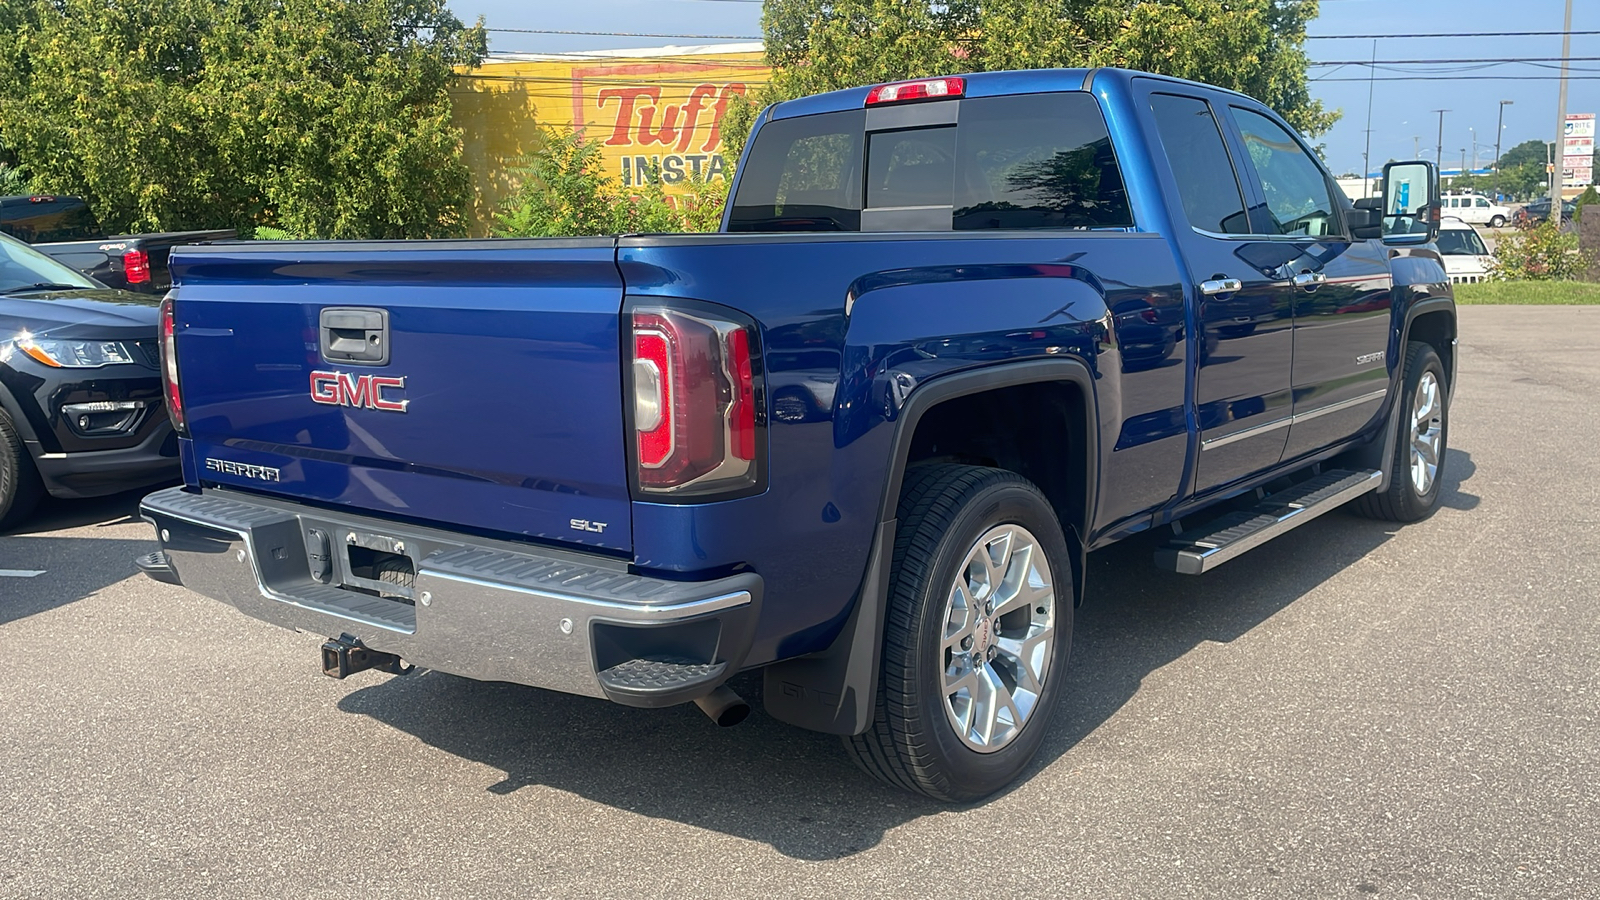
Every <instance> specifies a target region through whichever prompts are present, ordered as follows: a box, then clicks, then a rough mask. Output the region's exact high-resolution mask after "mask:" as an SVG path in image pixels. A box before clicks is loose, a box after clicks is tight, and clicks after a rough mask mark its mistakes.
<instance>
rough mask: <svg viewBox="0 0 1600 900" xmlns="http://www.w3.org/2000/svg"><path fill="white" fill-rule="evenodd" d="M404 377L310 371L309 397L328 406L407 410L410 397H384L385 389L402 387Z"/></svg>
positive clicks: (404, 384)
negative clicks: (392, 398) (398, 398)
mask: <svg viewBox="0 0 1600 900" xmlns="http://www.w3.org/2000/svg"><path fill="white" fill-rule="evenodd" d="M405 386H406V379H405V376H403V375H402V376H399V377H394V376H389V375H352V374H350V373H348V372H312V373H311V399H312V400H313V401H315V402H317V403H324V404H327V405H328V406H353V407H355V408H357V409H380V410H383V411H385V412H400V413H403V412H405V411H406V406H407V405H409V404H410V403H411V401H410V400H391V399H389V398H387V397H385V396H383V392H384V390H385V389H387V388H393V389H395V390H397V391H398V390H404V389H405Z"/></svg>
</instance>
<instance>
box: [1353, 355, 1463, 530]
mask: <svg viewBox="0 0 1600 900" xmlns="http://www.w3.org/2000/svg"><path fill="white" fill-rule="evenodd" d="M1404 385H1405V390H1404V392H1403V393H1402V394H1401V395H1400V403H1401V406H1400V427H1399V428H1398V429H1396V431H1395V446H1394V447H1393V448H1391V451H1390V457H1389V471H1390V476H1389V489H1388V490H1386V491H1384V492H1382V493H1371V494H1366V495H1363V496H1362V497H1360V498H1359V499H1358V500H1357V501H1356V510H1357V511H1358V512H1360V513H1361V514H1362V515H1365V516H1370V517H1371V518H1374V519H1386V520H1388V521H1390V522H1415V521H1417V520H1418V519H1425V518H1427V517H1428V516H1431V515H1433V511H1434V510H1435V509H1437V508H1438V507H1439V491H1440V489H1439V480H1440V478H1439V476H1440V475H1441V474H1442V473H1443V467H1444V457H1445V450H1446V446H1447V440H1448V438H1449V436H1450V410H1449V408H1448V405H1449V399H1448V398H1449V391H1448V390H1447V385H1446V384H1445V380H1444V364H1443V363H1442V362H1440V361H1439V354H1438V353H1436V352H1434V349H1433V347H1432V346H1430V345H1428V344H1423V343H1419V342H1416V341H1412V342H1411V343H1409V344H1407V345H1406V363H1405V381H1404Z"/></svg>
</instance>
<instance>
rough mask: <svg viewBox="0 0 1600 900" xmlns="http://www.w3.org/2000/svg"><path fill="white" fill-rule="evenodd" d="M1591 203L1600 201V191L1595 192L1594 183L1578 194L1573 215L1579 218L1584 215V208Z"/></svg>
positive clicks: (1574, 202)
mask: <svg viewBox="0 0 1600 900" xmlns="http://www.w3.org/2000/svg"><path fill="white" fill-rule="evenodd" d="M1591 203H1600V193H1596V192H1595V189H1594V185H1592V184H1591V185H1589V188H1588V189H1587V190H1585V191H1584V192H1583V193H1581V194H1579V195H1578V199H1577V200H1575V201H1573V204H1572V205H1573V211H1572V217H1573V218H1574V219H1577V218H1579V217H1580V216H1582V215H1583V208H1584V207H1585V206H1588V205H1589V204H1591Z"/></svg>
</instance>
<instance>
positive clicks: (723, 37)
mask: <svg viewBox="0 0 1600 900" xmlns="http://www.w3.org/2000/svg"><path fill="white" fill-rule="evenodd" d="M483 30H484V31H494V32H505V33H508V34H578V35H585V36H588V37H647V38H699V39H701V40H707V41H759V40H761V36H760V35H753V34H655V33H651V32H647V31H557V30H555V29H551V28H485V29H483Z"/></svg>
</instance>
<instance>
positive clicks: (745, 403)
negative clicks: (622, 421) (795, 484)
mask: <svg viewBox="0 0 1600 900" xmlns="http://www.w3.org/2000/svg"><path fill="white" fill-rule="evenodd" d="M626 317H627V323H628V326H629V329H630V331H631V342H630V344H631V347H632V351H633V354H632V360H631V365H630V366H629V372H628V375H629V384H630V386H631V391H630V395H631V398H632V404H631V406H632V408H631V409H630V410H629V413H630V418H631V422H632V428H631V430H632V447H631V448H630V450H631V454H630V455H631V456H632V459H633V465H634V472H635V476H634V486H635V489H636V491H637V494H638V495H639V496H640V498H641V499H650V500H665V501H669V502H670V501H687V500H696V501H704V500H709V499H723V498H725V497H733V496H743V495H746V494H751V493H756V492H758V491H760V490H761V488H762V486H763V481H764V479H763V475H762V471H761V470H762V465H761V456H762V455H763V451H764V450H765V444H766V435H765V432H766V420H765V415H764V412H763V410H762V409H761V402H762V397H761V395H762V392H761V385H760V359H759V350H758V342H757V340H756V333H755V327H754V326H753V325H751V324H749V323H745V322H738V321H735V317H734V316H733V315H732V314H731V313H728V312H725V311H719V312H712V311H710V308H709V307H702V306H699V305H696V306H695V307H693V308H692V309H688V308H682V307H678V306H671V307H668V306H665V305H657V304H653V303H652V304H648V305H644V304H641V305H638V306H635V307H633V308H632V309H631V310H629V312H628V313H626Z"/></svg>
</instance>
